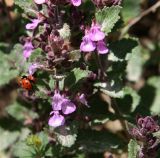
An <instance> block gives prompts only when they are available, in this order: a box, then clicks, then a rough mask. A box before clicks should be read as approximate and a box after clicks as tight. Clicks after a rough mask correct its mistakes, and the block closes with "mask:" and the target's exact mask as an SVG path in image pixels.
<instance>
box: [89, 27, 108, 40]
mask: <svg viewBox="0 0 160 158" xmlns="http://www.w3.org/2000/svg"><path fill="white" fill-rule="evenodd" d="M89 37H90V39H91V40H92V41H101V40H103V39H104V38H105V34H104V32H102V31H101V29H100V26H99V25H98V24H94V25H93V24H92V27H91V29H90V32H89Z"/></svg>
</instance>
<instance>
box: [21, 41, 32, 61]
mask: <svg viewBox="0 0 160 158" xmlns="http://www.w3.org/2000/svg"><path fill="white" fill-rule="evenodd" d="M33 49H34V47H33V45H32V42H31V40H26V42H25V44H24V46H23V56H24V58H29V57H30V55H31V53H32V52H33Z"/></svg>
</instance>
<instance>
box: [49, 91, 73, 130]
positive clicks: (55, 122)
mask: <svg viewBox="0 0 160 158" xmlns="http://www.w3.org/2000/svg"><path fill="white" fill-rule="evenodd" d="M52 108H53V111H52V112H51V114H54V115H53V116H52V117H51V118H50V119H49V122H48V124H49V125H50V126H53V127H58V126H61V125H63V124H64V122H65V118H64V116H63V115H60V114H59V112H60V111H62V113H63V114H64V115H68V114H71V113H73V112H74V111H75V110H76V105H75V104H74V103H72V102H71V100H69V99H67V98H65V97H64V96H62V95H61V94H60V92H59V91H55V94H54V96H53V98H52Z"/></svg>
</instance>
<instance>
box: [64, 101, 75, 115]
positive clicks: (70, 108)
mask: <svg viewBox="0 0 160 158" xmlns="http://www.w3.org/2000/svg"><path fill="white" fill-rule="evenodd" d="M75 110H76V106H75V104H73V103H72V102H71V101H70V100H69V99H65V100H64V101H63V103H62V112H63V114H65V115H68V114H71V113H73V112H74V111H75Z"/></svg>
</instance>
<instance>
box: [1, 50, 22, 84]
mask: <svg viewBox="0 0 160 158" xmlns="http://www.w3.org/2000/svg"><path fill="white" fill-rule="evenodd" d="M0 56H1V58H0V74H1V77H0V86H3V85H5V84H8V83H9V82H10V81H11V80H12V79H14V78H16V77H17V76H18V74H19V72H18V70H16V69H13V68H12V63H11V62H10V60H9V59H8V56H7V55H5V54H2V53H0ZM4 70H5V71H4Z"/></svg>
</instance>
